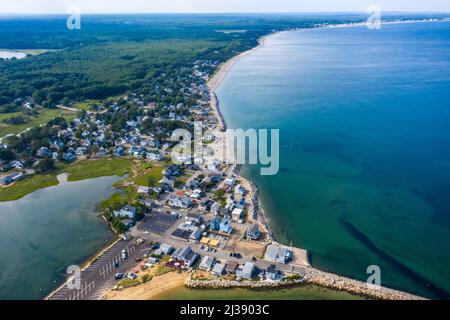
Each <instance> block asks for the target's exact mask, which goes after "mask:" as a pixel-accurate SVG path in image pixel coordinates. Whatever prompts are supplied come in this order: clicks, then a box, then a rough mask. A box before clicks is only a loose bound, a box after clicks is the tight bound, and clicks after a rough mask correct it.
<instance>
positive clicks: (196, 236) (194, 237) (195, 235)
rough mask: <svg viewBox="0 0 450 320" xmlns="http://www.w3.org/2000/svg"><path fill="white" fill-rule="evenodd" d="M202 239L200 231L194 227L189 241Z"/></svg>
mask: <svg viewBox="0 0 450 320" xmlns="http://www.w3.org/2000/svg"><path fill="white" fill-rule="evenodd" d="M201 237H202V230H200V229H199V228H197V227H196V229H194V231H192V233H191V235H190V236H189V240H194V241H198V240H200V239H201Z"/></svg>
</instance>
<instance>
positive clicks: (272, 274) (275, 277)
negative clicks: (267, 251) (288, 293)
mask: <svg viewBox="0 0 450 320" xmlns="http://www.w3.org/2000/svg"><path fill="white" fill-rule="evenodd" d="M265 278H266V280H269V281H280V280H281V279H282V275H281V272H280V271H279V270H277V268H276V267H275V265H273V264H271V265H269V266H268V267H267V269H266V272H265Z"/></svg>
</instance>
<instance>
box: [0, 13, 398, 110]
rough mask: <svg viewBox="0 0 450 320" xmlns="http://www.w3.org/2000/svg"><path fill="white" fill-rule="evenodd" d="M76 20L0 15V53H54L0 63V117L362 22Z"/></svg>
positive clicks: (325, 18) (150, 84)
mask: <svg viewBox="0 0 450 320" xmlns="http://www.w3.org/2000/svg"><path fill="white" fill-rule="evenodd" d="M397 18H398V17H397ZM406 18H407V17H406ZM81 19H82V20H81V29H80V30H69V29H67V27H66V16H32V17H30V16H27V17H0V29H1V30H2V32H1V34H0V44H1V45H0V47H1V48H2V49H11V50H20V49H52V51H48V52H45V53H43V54H39V55H33V56H29V57H27V58H26V59H21V60H0V84H1V86H0V113H4V112H15V111H18V109H19V108H20V107H21V105H22V104H23V99H26V98H27V99H28V100H30V103H36V104H38V105H42V106H44V107H49V108H52V107H55V105H56V104H58V103H61V102H63V103H64V102H65V103H67V102H68V101H72V102H73V101H83V100H85V99H103V98H106V97H109V96H112V95H117V94H121V93H125V92H127V91H129V90H133V91H134V92H144V93H145V90H148V89H149V88H154V87H155V86H158V85H162V84H164V81H165V79H169V78H171V74H173V72H176V70H178V69H180V68H181V67H183V66H192V62H193V61H195V60H196V59H211V60H215V61H224V60H226V59H228V58H230V57H231V56H233V55H234V54H236V53H237V52H240V51H243V50H246V49H249V48H251V47H252V46H254V45H255V44H256V41H257V39H258V37H260V36H261V35H263V34H267V33H270V32H271V31H274V30H284V29H290V28H307V27H313V26H315V25H317V24H322V23H342V22H356V21H364V19H366V17H365V16H361V15H338V16H336V15H333V16H331V15H321V16H320V17H318V16H313V15H304V16H297V15H284V16H281V15H258V16H256V15H132V16H130V15H123V16H117V15H111V16H108V15H104V16H99V15H83V16H82V17H81ZM224 30H245V31H246V32H223V31H224ZM53 50H54V51H53Z"/></svg>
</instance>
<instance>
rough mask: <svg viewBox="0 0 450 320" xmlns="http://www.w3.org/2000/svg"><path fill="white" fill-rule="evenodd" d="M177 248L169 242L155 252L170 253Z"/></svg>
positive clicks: (156, 253) (160, 254)
mask: <svg viewBox="0 0 450 320" xmlns="http://www.w3.org/2000/svg"><path fill="white" fill-rule="evenodd" d="M174 250H175V249H174V248H173V247H172V246H171V245H169V244H162V245H161V246H160V247H159V248H158V249H156V250H155V251H154V252H153V254H154V255H157V256H163V255H170V254H172V252H173V251H174Z"/></svg>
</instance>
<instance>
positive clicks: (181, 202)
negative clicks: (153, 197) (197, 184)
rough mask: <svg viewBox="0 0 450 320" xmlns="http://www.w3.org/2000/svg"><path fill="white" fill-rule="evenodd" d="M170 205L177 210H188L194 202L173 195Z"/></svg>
mask: <svg viewBox="0 0 450 320" xmlns="http://www.w3.org/2000/svg"><path fill="white" fill-rule="evenodd" d="M169 204H170V205H171V206H173V207H176V208H184V209H187V208H189V207H190V206H191V205H192V200H191V199H190V198H188V197H179V196H177V195H171V196H170V198H169Z"/></svg>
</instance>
